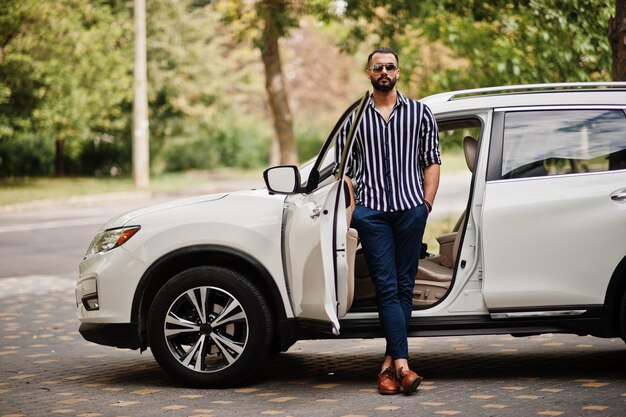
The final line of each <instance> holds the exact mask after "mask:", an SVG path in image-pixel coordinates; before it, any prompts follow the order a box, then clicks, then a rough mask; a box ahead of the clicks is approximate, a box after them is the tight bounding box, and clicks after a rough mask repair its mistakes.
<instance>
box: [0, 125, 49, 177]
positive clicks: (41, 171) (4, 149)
mask: <svg viewBox="0 0 626 417" xmlns="http://www.w3.org/2000/svg"><path fill="white" fill-rule="evenodd" d="M53 171H54V142H53V141H50V140H45V139H42V138H41V137H38V136H33V135H30V134H22V135H21V136H20V137H19V138H17V139H16V140H7V139H4V140H0V177H17V176H35V175H40V176H46V175H50V174H52V173H53Z"/></svg>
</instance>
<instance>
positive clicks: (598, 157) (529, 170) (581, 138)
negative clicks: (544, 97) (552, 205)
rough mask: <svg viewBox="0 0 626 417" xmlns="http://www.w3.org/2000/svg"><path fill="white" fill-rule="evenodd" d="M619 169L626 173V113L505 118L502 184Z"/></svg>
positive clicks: (554, 113)
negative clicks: (519, 179) (506, 179)
mask: <svg viewBox="0 0 626 417" xmlns="http://www.w3.org/2000/svg"><path fill="white" fill-rule="evenodd" d="M620 169H626V113H624V110H619V109H617V110H602V109H587V110H542V111H519V112H509V113H507V114H506V115H505V121H504V143H503V149H502V178H528V177H539V176H548V175H567V174H577V173H585V172H603V171H613V170H620Z"/></svg>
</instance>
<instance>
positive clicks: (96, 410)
mask: <svg viewBox="0 0 626 417" xmlns="http://www.w3.org/2000/svg"><path fill="white" fill-rule="evenodd" d="M73 285H74V282H73V279H72V277H69V276H67V277H63V276H61V277H47V276H31V277H19V278H5V279H2V280H0V416H3V417H7V416H54V415H68V416H81V417H96V416H156V415H162V416H173V417H187V416H205V417H207V416H216V417H219V416H281V417H285V416H294V417H295V416H322V417H325V416H329V417H331V416H332V417H334V416H337V417H341V416H352V417H354V416H368V417H369V416H371V417H374V416H394V417H395V416H453V415H457V416H472V417H474V416H593V417H606V416H626V344H624V342H623V341H622V340H620V339H611V340H605V339H596V338H591V337H577V336H567V335H544V336H536V337H529V338H519V339H516V338H512V337H509V336H489V337H463V338H460V337H459V338H432V339H412V340H411V344H410V351H411V355H412V356H413V360H412V366H414V367H415V368H417V369H418V370H419V371H420V372H421V373H422V374H423V375H424V376H425V377H426V380H425V381H424V383H423V384H422V386H420V389H419V390H418V392H417V393H416V394H415V395H413V396H410V397H405V396H381V395H378V394H377V393H376V391H375V375H376V371H377V367H378V361H379V358H380V353H381V351H382V349H383V344H382V341H381V340H344V341H329V340H326V341H305V342H299V343H297V344H296V345H294V346H293V347H292V349H290V351H289V352H287V353H283V354H280V355H276V356H273V357H271V358H270V359H269V360H268V361H267V362H266V364H265V365H264V367H263V369H262V370H261V372H260V373H259V375H258V377H257V378H256V379H255V380H254V381H253V382H252V383H251V384H250V385H248V386H245V387H241V388H237V389H227V390H200V389H189V388H185V387H180V386H177V385H176V384H175V383H174V382H173V381H171V380H169V379H168V378H167V376H166V375H165V374H163V372H162V371H161V370H160V368H159V367H158V366H157V365H156V362H155V361H154V360H153V358H152V356H151V354H150V352H149V351H148V352H144V354H142V355H140V354H139V353H138V352H136V351H124V350H117V349H114V348H108V347H102V346H97V345H94V344H91V343H88V342H85V341H84V340H83V339H82V338H81V336H80V335H79V334H78V332H77V327H78V321H77V319H76V312H75V308H74V305H73V303H74V297H73Z"/></svg>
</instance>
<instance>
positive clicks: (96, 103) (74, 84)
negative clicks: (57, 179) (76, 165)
mask: <svg viewBox="0 0 626 417" xmlns="http://www.w3.org/2000/svg"><path fill="white" fill-rule="evenodd" d="M114 3H115V2H110V4H106V3H104V2H84V1H82V0H61V1H46V2H32V1H31V2H21V1H15V2H14V4H12V5H11V7H9V8H7V9H4V8H3V12H4V13H6V15H2V16H3V19H2V20H3V21H7V20H8V21H13V22H14V24H12V25H10V26H8V28H10V29H11V33H12V35H10V36H6V35H4V34H3V35H4V36H3V44H4V45H3V47H2V56H3V59H2V62H0V91H2V90H3V91H4V93H2V94H0V95H2V96H4V98H3V99H0V140H11V141H17V140H20V135H25V134H26V135H31V136H33V135H35V136H36V137H37V138H38V140H40V141H54V142H55V144H56V150H57V154H56V164H55V165H56V170H55V171H56V174H57V175H64V174H65V160H66V158H65V155H66V154H67V153H69V154H70V155H71V156H75V155H76V154H77V153H78V152H79V150H80V144H81V142H84V141H90V140H91V141H93V140H94V139H95V135H97V134H100V133H106V134H107V135H108V136H110V137H115V136H118V139H119V132H120V130H123V129H125V128H126V126H127V124H128V118H126V117H125V115H124V113H123V111H122V110H123V106H124V103H130V96H129V92H131V91H132V90H131V88H130V87H131V86H132V79H131V78H130V77H129V70H130V69H131V68H132V67H131V65H130V62H132V61H129V60H128V57H129V52H130V51H132V42H130V41H129V35H128V33H132V31H130V30H128V29H129V28H128V26H127V23H128V22H129V18H128V10H126V9H125V8H124V7H123V6H119V7H117V6H114V5H113V4H114ZM29 5H30V6H33V5H34V6H35V7H30V6H29ZM3 27H4V26H3Z"/></svg>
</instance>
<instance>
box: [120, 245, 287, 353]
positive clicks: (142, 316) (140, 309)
mask: <svg viewBox="0 0 626 417" xmlns="http://www.w3.org/2000/svg"><path fill="white" fill-rule="evenodd" d="M202 265H214V266H222V267H226V268H229V269H232V270H234V271H237V272H239V273H241V274H243V275H244V276H246V277H247V278H248V279H249V280H250V281H251V282H252V283H253V284H254V285H255V286H256V287H257V288H258V289H259V291H261V293H262V294H263V296H264V297H265V298H266V300H267V302H268V304H269V306H270V308H271V311H272V315H273V316H274V318H275V321H276V323H274V327H275V334H277V333H278V332H279V330H280V329H279V327H278V323H279V322H281V321H284V320H285V319H286V312H285V309H284V307H282V306H283V305H284V304H283V300H282V297H281V294H280V291H279V289H278V287H277V286H276V283H275V281H274V279H273V277H272V275H271V274H270V273H269V272H268V270H267V269H266V268H265V267H264V266H263V265H262V264H261V263H260V262H258V261H257V260H256V259H255V258H254V257H252V256H250V255H249V254H247V253H244V252H241V251H239V250H237V249H233V248H229V247H225V246H219V245H194V246H189V247H185V248H180V249H177V250H175V251H173V252H170V253H168V254H166V255H163V256H162V257H160V258H159V259H157V260H156V261H155V262H154V263H153V264H152V265H151V266H150V267H149V268H148V269H147V270H146V272H145V273H144V274H143V276H142V277H141V279H140V280H139V284H138V285H137V289H136V290H135V295H134V297H133V305H132V310H131V322H134V323H137V326H138V333H139V338H140V345H141V349H142V350H143V349H145V348H146V347H147V343H148V342H147V337H146V328H147V320H148V312H149V310H150V306H151V305H152V301H153V300H154V297H155V296H156V294H157V292H158V291H159V290H160V289H161V288H162V287H163V285H165V283H166V282H167V281H168V280H170V279H171V278H172V277H173V276H174V275H176V274H178V273H179V272H182V271H184V270H186V269H189V268H193V267H196V266H202ZM280 337H282V336H280Z"/></svg>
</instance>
